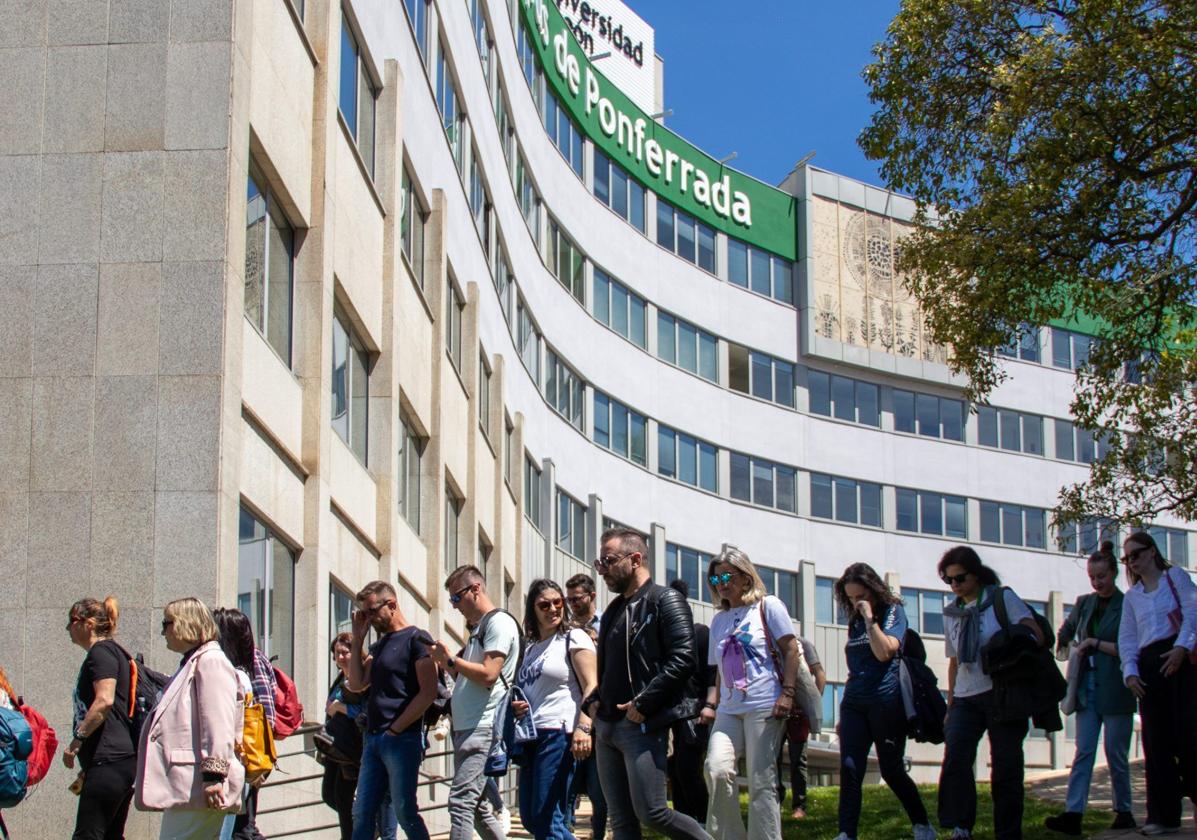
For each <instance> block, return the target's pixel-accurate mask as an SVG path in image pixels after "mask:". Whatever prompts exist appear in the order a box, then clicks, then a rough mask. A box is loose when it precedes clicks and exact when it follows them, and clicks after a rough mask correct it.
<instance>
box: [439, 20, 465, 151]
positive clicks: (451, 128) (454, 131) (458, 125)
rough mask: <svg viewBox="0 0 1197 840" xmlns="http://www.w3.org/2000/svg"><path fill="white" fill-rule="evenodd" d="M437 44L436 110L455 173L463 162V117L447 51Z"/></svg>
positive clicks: (442, 45)
mask: <svg viewBox="0 0 1197 840" xmlns="http://www.w3.org/2000/svg"><path fill="white" fill-rule="evenodd" d="M439 44H440V49H438V50H437V53H436V108H437V110H438V111H440V114H441V127H442V128H443V129H444V130H445V137H447V138H448V140H449V149H450V150H451V151H452V152H453V161H454V162H455V163H456V164H457V171H458V172H461V171H462V164H463V163H464V162H465V161H464V150H463V148H462V144H463V141H464V137H463V135H464V134H465V132H464V131H463V124H464V122H465V115H463V114H462V113H461V103H460V102H459V101H458V99H457V83H456V82H455V81H454V80H453V68H452V67H450V66H449V55H448V50H447V49H446V48H445V43H444V42H443V41H440V42H439Z"/></svg>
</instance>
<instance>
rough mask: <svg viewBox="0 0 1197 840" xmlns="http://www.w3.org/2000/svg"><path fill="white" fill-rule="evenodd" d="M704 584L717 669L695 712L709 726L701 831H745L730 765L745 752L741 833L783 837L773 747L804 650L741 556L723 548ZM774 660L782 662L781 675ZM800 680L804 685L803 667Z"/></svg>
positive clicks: (728, 837)
mask: <svg viewBox="0 0 1197 840" xmlns="http://www.w3.org/2000/svg"><path fill="white" fill-rule="evenodd" d="M707 582H708V583H709V584H710V589H711V595H712V600H713V601H714V602H715V604H716V606H717V607H718V609H719V612H718V613H716V615H715V617H714V618H713V619H712V620H711V629H710V644H709V646H708V651H707V661H708V662H709V663H710V664H711V665H713V666H716V667H717V668H718V672H717V676H716V679H715V685H714V686H713V687H711V689H710V690H709V691H708V692H707V702H706V705H704V706H703V709H702V713H701V717H700V720H701V722H702V723H704V724H708V725H711V724H713V726H712V727H711V740H710V743H709V744H708V746H707V760H706V767H705V770H706V775H707V788H708V789H709V790H710V792H711V798H710V805H709V807H708V810H707V831H708V832H710V834H711V836H712V837H714V838H716V840H735V839H736V838H742V837H744V836H745V832H744V821H743V818H742V817H741V816H740V788H739V785H738V784H737V783H736V776H737V771H736V765H737V763H738V762H739V759H741V758H743V759H744V764H745V769H746V770H747V774H748V779H749V783H748V833H747V836H748V837H750V838H752V840H781V810H780V807H779V805H778V801H777V751H778V748H779V747H780V745H781V735H782V731H783V729H784V727H785V718H787V717H789V714H790V709H792V708H793V706H794V703H795V694H796V693H797V691H798V681H799V678H800V674H801V673H802V672H803V669H804V668H805V666H804V664H803V662H802V650H801V648H800V647H799V646H798V637H797V636H795V635H794V623H793V621H791V620H790V614H789V611H788V610H787V609H786V606H785V604H783V603H782V602H781V600H780V599H778V598H775V597H773V596H772V595H767V594H765V585H764V583H763V582H762V581H761V576H760V575H759V574H758V573H757V571H756V567H755V566H753V565H752V561H751V560H749V559H748V555H747V554H745V553H744V552H742V551H740V550H739V549H736V548H726V549H724V550H723V551H722V552H721V553H720V554H719V555H717V556H716V557H715V558H714V559H713V560H712V561H711V562H710V564H709V565H708V566H707ZM770 642H772V644H770ZM775 657H776V660H775ZM775 661H779V662H780V663H781V668H780V671H781V675H780V678H779V674H778V670H779V669H778V667H777V666H776V665H775V664H774V663H775ZM805 678H806V679H805V680H804V682H803V685H804V686H805V685H806V684H807V681H810V679H811V678H810V671H809V670H806V671H805Z"/></svg>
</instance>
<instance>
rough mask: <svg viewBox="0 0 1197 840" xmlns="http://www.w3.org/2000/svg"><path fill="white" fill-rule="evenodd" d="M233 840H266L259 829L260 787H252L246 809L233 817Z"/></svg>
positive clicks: (246, 801) (246, 800)
mask: <svg viewBox="0 0 1197 840" xmlns="http://www.w3.org/2000/svg"><path fill="white" fill-rule="evenodd" d="M233 840H266V838H265V837H263V836H262V833H261V832H260V831H258V788H250V791H249V796H247V797H246V798H245V810H244V811H242V812H241V813H240V814H238V815H237V816H236V817H235V818H234V819H233Z"/></svg>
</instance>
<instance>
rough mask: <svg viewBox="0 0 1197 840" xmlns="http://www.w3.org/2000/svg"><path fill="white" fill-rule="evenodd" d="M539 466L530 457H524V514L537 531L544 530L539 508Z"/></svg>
mask: <svg viewBox="0 0 1197 840" xmlns="http://www.w3.org/2000/svg"><path fill="white" fill-rule="evenodd" d="M540 482H541V473H540V467H538V466H536V464H535V463H533V461H532V459H531V458H525V459H524V516H526V517H527V518H528V521H529V522H531V523H532V525H533V527H535V528H536V530H538V531H544V519H543V518H541V517H542V514H541V510H540Z"/></svg>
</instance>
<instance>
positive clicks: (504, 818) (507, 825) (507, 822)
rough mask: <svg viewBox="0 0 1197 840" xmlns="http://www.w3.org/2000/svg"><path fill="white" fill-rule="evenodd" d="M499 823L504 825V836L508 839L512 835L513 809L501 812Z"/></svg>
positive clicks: (505, 809)
mask: <svg viewBox="0 0 1197 840" xmlns="http://www.w3.org/2000/svg"><path fill="white" fill-rule="evenodd" d="M499 822H501V823H502V824H503V836H504V837H507V836H509V835H510V834H511V809H510V808H504V809H503V810H502V811H500V812H499Z"/></svg>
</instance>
